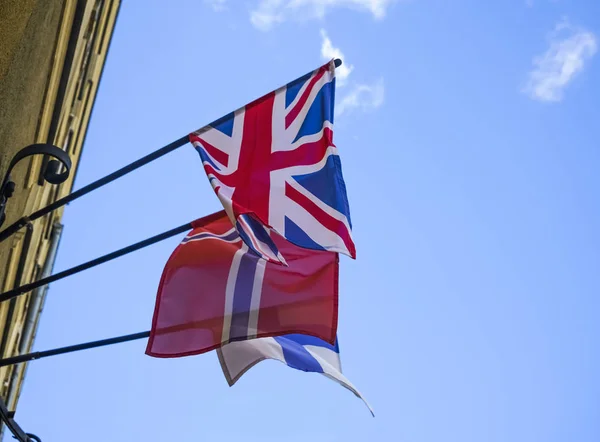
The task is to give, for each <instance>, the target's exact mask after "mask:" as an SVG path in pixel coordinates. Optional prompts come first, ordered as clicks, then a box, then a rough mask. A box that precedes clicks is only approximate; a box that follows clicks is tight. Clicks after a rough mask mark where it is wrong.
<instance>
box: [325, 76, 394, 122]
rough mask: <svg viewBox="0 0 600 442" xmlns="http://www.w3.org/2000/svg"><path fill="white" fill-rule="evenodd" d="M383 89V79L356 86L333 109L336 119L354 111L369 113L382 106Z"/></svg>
mask: <svg viewBox="0 0 600 442" xmlns="http://www.w3.org/2000/svg"><path fill="white" fill-rule="evenodd" d="M384 93H385V88H384V85H383V78H380V79H379V80H378V81H376V82H375V83H373V84H370V85H368V84H357V85H355V86H354V88H353V89H352V90H351V91H350V92H349V93H348V94H347V95H346V96H345V97H344V98H342V99H341V100H340V102H339V103H338V104H337V106H336V109H335V114H336V117H339V116H340V115H342V114H345V113H347V112H350V111H352V110H354V109H360V110H362V111H370V110H373V109H377V108H378V107H380V106H381V105H382V104H383V99H384Z"/></svg>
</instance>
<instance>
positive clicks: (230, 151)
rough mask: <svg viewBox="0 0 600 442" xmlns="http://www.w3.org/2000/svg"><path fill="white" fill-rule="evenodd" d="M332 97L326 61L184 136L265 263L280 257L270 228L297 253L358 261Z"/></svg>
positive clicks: (332, 76) (332, 74)
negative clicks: (311, 252) (335, 137)
mask: <svg viewBox="0 0 600 442" xmlns="http://www.w3.org/2000/svg"><path fill="white" fill-rule="evenodd" d="M334 99H335V64H334V61H333V60H332V61H331V62H329V63H327V64H325V65H323V66H321V67H320V68H318V69H316V70H315V71H313V72H311V73H309V74H307V75H305V76H304V77H301V78H299V79H298V80H296V81H293V82H291V83H289V84H287V85H286V86H284V87H281V88H279V89H277V90H276V91H273V92H271V93H269V94H267V95H265V96H264V97H262V98H259V99H258V100H256V101H254V102H252V103H250V104H248V105H246V106H244V107H242V108H241V109H238V110H236V111H235V112H232V113H231V114H229V115H227V116H225V117H224V118H222V119H220V120H218V122H217V123H215V124H213V125H212V126H207V127H204V128H202V129H200V130H198V131H196V132H193V133H191V134H190V141H191V142H192V144H193V145H194V147H195V148H196V150H197V151H198V153H199V154H200V158H201V159H202V163H203V165H204V170H205V171H206V174H207V176H208V179H209V181H210V183H211V185H212V186H213V189H214V190H215V193H216V194H217V196H218V197H219V200H220V201H221V203H222V204H223V207H224V208H225V211H226V212H227V215H228V216H229V218H230V219H231V221H232V222H233V223H234V225H235V226H236V228H237V231H238V232H239V234H240V236H241V237H242V239H243V240H244V242H245V243H246V244H247V246H248V247H249V248H250V249H252V250H253V251H254V252H256V253H258V254H259V255H260V256H262V257H263V258H265V259H267V260H269V261H271V262H278V263H283V264H285V258H284V257H283V256H282V254H281V253H279V250H278V249H277V246H276V245H275V244H274V243H273V241H271V239H270V235H269V232H268V229H269V228H270V229H273V230H275V231H276V232H277V233H279V234H280V235H281V236H283V237H284V238H286V239H287V240H288V241H290V242H292V243H293V244H295V245H297V246H299V247H303V248H307V249H315V250H326V251H330V252H338V253H342V254H345V255H348V256H350V257H352V258H355V257H356V250H355V247H354V242H353V241H352V235H351V229H352V224H351V221H350V210H349V207H348V198H347V196H346V186H345V184H344V178H343V176H342V167H341V163H340V158H339V155H338V151H337V148H336V147H335V145H334V144H333V108H334Z"/></svg>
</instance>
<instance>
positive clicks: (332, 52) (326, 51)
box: [321, 29, 354, 86]
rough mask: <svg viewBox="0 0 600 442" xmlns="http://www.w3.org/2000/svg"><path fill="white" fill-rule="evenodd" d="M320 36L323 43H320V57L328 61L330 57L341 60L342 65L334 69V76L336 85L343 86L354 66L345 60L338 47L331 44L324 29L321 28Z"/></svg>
mask: <svg viewBox="0 0 600 442" xmlns="http://www.w3.org/2000/svg"><path fill="white" fill-rule="evenodd" d="M321 38H322V39H323V43H322V44H321V58H322V59H323V60H325V61H329V60H331V59H332V58H339V59H341V60H342V65H341V66H340V67H339V68H337V69H336V70H335V78H336V79H337V85H338V86H343V85H344V84H346V79H347V78H348V76H349V75H350V73H351V72H352V70H353V69H354V66H352V65H351V64H349V63H347V62H346V58H345V57H344V54H343V53H342V51H341V50H340V49H339V48H336V47H334V46H333V44H332V43H331V40H330V39H329V36H328V35H327V32H325V30H324V29H321Z"/></svg>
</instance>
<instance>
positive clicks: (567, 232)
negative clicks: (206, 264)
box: [5, 0, 600, 442]
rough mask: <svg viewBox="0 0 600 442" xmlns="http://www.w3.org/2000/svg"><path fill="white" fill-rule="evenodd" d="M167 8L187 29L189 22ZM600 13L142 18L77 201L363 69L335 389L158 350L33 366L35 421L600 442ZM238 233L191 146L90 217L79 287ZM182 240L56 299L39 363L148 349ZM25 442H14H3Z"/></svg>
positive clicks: (96, 116)
mask: <svg viewBox="0 0 600 442" xmlns="http://www.w3.org/2000/svg"><path fill="white" fill-rule="evenodd" d="M167 3H168V4H167ZM598 35H600V4H599V3H597V2H593V1H591V0H588V1H577V0H573V1H566V0H557V1H549V0H505V1H495V2H482V1H475V0H461V1H454V2H450V1H446V0H410V1H386V0H370V1H369V0H346V1H344V0H328V1H326V0H285V1H283V0H282V1H273V0H271V1H259V0H248V1H238V0H226V1H212V2H202V1H191V0H190V1H173V2H160V1H157V0H155V1H148V2H144V5H143V6H142V4H141V3H139V2H124V4H123V6H122V8H121V12H120V16H119V19H118V23H117V27H116V31H115V34H114V38H113V42H112V46H111V49H110V53H109V57H108V60H107V63H106V67H105V71H104V76H103V78H102V83H101V85H100V90H99V95H98V98H97V101H96V105H95V109H94V113H93V116H92V121H91V124H90V127H89V132H88V136H87V139H86V142H85V146H84V152H83V157H82V163H81V166H80V169H79V172H78V175H77V181H76V187H77V188H78V187H81V186H83V185H85V184H87V183H89V182H91V181H93V180H95V179H98V178H100V177H102V176H104V175H105V174H107V173H110V172H112V171H113V170H115V169H117V168H119V167H121V166H123V165H125V164H127V163H129V162H131V161H134V160H135V159H137V158H139V157H141V156H143V155H145V154H146V153H148V152H151V151H153V150H155V149H157V148H159V147H161V146H163V145H165V144H167V143H168V142H170V141H172V140H174V139H177V138H179V137H180V136H182V135H184V134H186V133H188V132H190V131H192V130H195V129H197V128H199V127H201V126H203V125H205V124H206V123H208V122H210V121H212V120H214V119H216V118H218V117H220V116H221V115H224V114H226V113H228V112H230V111H231V110H233V109H235V108H237V107H239V106H241V105H243V104H245V103H247V102H249V101H251V100H253V99H254V98H257V97H259V96H261V95H262V94H264V93H266V92H268V91H270V90H272V89H274V88H276V87H278V86H280V85H282V84H285V83H286V82H287V81H290V80H292V79H294V78H296V77H297V76H299V75H301V74H304V73H305V72H307V71H309V70H311V69H313V68H315V67H316V66H318V65H320V64H321V63H322V62H323V61H324V59H326V58H329V57H330V56H332V55H336V54H337V55H342V54H343V58H344V66H345V68H344V70H341V71H339V72H338V75H340V76H342V77H345V78H344V81H342V83H344V84H343V85H340V86H339V88H338V91H337V94H336V97H337V111H338V115H337V119H336V134H335V139H336V145H337V146H338V148H339V151H340V155H341V157H342V163H343V167H344V175H345V179H346V184H347V188H348V196H349V199H350V204H351V211H352V221H353V226H354V238H355V241H356V245H357V255H358V258H357V260H356V261H352V260H350V259H347V258H346V257H342V259H341V275H340V302H341V305H340V323H339V330H338V333H339V338H340V349H341V355H342V363H343V367H344V372H345V374H346V376H347V377H348V378H349V379H350V380H351V381H352V382H353V383H354V384H355V385H356V387H357V388H358V389H359V390H361V392H362V393H363V394H364V395H365V397H366V398H367V399H368V400H369V402H370V403H371V405H372V406H373V408H374V409H375V413H376V417H375V418H371V416H370V414H369V413H368V411H367V410H366V408H365V407H364V405H363V404H362V403H361V402H360V401H359V400H358V399H356V398H355V397H354V396H352V394H350V393H349V392H348V391H346V390H344V389H343V388H341V387H339V386H338V385H336V384H334V383H333V382H331V381H329V380H327V379H325V378H323V377H321V376H318V375H314V374H305V373H301V372H297V371H294V370H292V369H288V368H287V367H285V366H283V365H282V364H280V363H277V362H273V361H267V362H262V363H261V364H259V366H257V367H255V368H253V369H252V370H251V371H250V372H248V373H247V374H246V375H244V377H243V378H242V379H241V380H240V381H239V382H238V384H236V385H235V386H234V387H232V388H229V387H228V386H227V383H226V382H225V379H224V378H223V375H222V373H221V371H220V367H219V363H218V361H217V357H216V355H215V354H214V353H209V354H205V355H202V356H198V357H188V358H182V359H173V360H157V359H153V358H150V357H147V356H145V355H144V348H145V342H144V341H138V342H134V343H128V344H122V345H119V346H112V347H107V348H103V349H97V350H90V351H87V352H82V353H75V354H71V355H64V356H58V357H54V358H49V359H45V360H40V361H35V362H33V363H31V364H30V366H29V369H28V375H27V378H26V381H25V386H24V391H23V394H22V397H21V401H20V403H19V407H18V411H17V418H18V422H19V423H20V424H21V425H22V426H23V427H24V428H25V429H27V431H31V432H33V433H36V434H38V435H39V436H41V437H42V439H43V440H44V441H45V442H51V441H64V442H66V441H78V440H81V439H82V438H84V439H85V440H86V441H90V442H94V441H106V440H111V441H131V440H140V441H141V440H143V441H148V442H152V441H172V440H174V439H176V438H177V439H181V440H202V441H212V440H236V439H237V440H244V441H249V442H251V441H260V442H267V441H277V442H280V441H282V440H284V441H306V440H312V441H323V442H325V441H327V442H333V441H364V440H393V441H396V440H397V441H406V442H440V441H444V442H453V441H456V442H481V441H486V442H496V441H497V442H506V441H511V442H521V441H522V442H534V441H543V442H559V441H560V442H563V441H578V442H588V441H589V442H592V441H594V442H596V441H598V440H599V439H600V424H599V423H598V413H599V411H600V380H599V377H598V373H599V372H600V352H599V351H598V345H597V336H598V334H599V333H600V325H599V323H598V321H597V312H598V309H599V308H600V298H599V297H598V293H599V290H600V279H599V273H598V265H599V262H600V233H599V231H598V228H597V226H598V225H600V206H599V205H598V192H599V191H600V176H599V174H598V172H597V170H598V164H599V162H600V151H599V150H598V140H599V139H600V125H599V124H598V121H600V107H599V106H598V103H600V87H599V86H598V83H599V80H600V64H599V63H598V55H597V46H598V44H599V43H598ZM219 208H220V206H219V203H218V201H217V199H216V198H215V196H214V194H213V192H212V189H211V188H210V185H209V184H208V182H207V180H206V177H205V175H204V172H203V171H202V168H201V164H200V161H199V159H198V158H197V154H196V153H195V151H194V149H193V148H192V147H191V146H190V145H187V146H185V147H183V148H181V149H179V150H178V151H176V152H174V153H172V154H170V155H168V156H167V157H164V158H162V159H160V160H158V161H156V162H154V163H152V164H151V165H149V166H147V167H145V168H143V169H141V170H139V171H137V172H135V173H132V174H131V175H128V176H127V177H125V178H123V179H121V180H119V181H118V182H116V183H113V184H111V185H109V186H106V187H104V188H102V189H101V190H98V191H97V192H94V193H93V194H91V195H88V196H86V197H84V198H83V199H81V200H78V201H76V202H73V203H72V204H70V205H69V207H68V208H67V209H66V211H65V216H64V218H63V220H64V223H65V231H64V235H63V239H62V243H61V247H60V251H59V255H58V259H57V263H56V266H55V270H57V271H59V270H62V269H65V268H68V267H71V266H73V265H76V264H78V263H80V262H83V261H86V260H88V259H91V258H94V257H96V256H98V255H101V254H104V253H107V252H110V251H112V250H114V249H117V248H120V247H123V246H125V245H128V244H130V243H133V242H135V241H138V240H141V239H143V238H146V237H148V236H151V235H153V234H156V233H159V232H162V231H164V230H168V229H170V228H172V227H174V226H178V225H180V224H182V223H184V222H186V221H190V220H192V219H195V218H198V217H200V216H203V215H206V214H209V213H212V212H214V211H216V210H218V209H219ZM179 239H180V238H172V239H171V240H168V241H164V242H163V243H160V244H157V245H155V246H152V247H149V248H147V249H145V250H143V251H141V252H138V253H136V254H133V255H130V256H127V257H124V258H121V259H119V260H116V261H113V262H111V263H108V264H105V265H103V266H100V267H98V268H95V269H93V270H89V271H87V272H85V273H83V274H80V275H77V276H73V277H71V278H68V279H66V280H63V281H60V282H57V283H55V284H53V285H52V286H51V288H50V291H49V294H48V298H47V302H46V307H45V309H44V313H43V316H42V320H41V325H40V329H39V332H38V337H37V340H36V344H35V349H36V350H43V349H48V348H53V347H58V346H63V345H68V344H71V343H78V342H83V341H88V340H94V339H100V338H104V337H110V336H117V335H120V334H127V333H134V332H138V331H143V330H147V329H149V327H150V321H151V317H152V311H153V307H154V297H155V293H156V288H157V284H158V281H159V278H160V275H161V271H162V268H163V266H164V264H165V262H166V260H167V258H168V256H169V254H170V252H171V251H172V250H173V248H174V247H175V245H176V244H177V242H178V241H179ZM5 440H9V439H8V438H5Z"/></svg>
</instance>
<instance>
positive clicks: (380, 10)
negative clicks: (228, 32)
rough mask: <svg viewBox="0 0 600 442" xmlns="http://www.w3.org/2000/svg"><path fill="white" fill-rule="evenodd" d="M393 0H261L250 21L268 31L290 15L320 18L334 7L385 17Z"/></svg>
mask: <svg viewBox="0 0 600 442" xmlns="http://www.w3.org/2000/svg"><path fill="white" fill-rule="evenodd" d="M393 1H395V0H261V1H260V3H259V4H258V7H257V8H256V9H255V10H254V11H252V12H251V14H250V21H251V22H252V24H253V25H254V26H256V27H257V28H258V29H260V30H261V31H268V30H269V29H271V28H272V27H273V25H275V24H277V23H282V22H283V21H285V20H287V19H288V18H290V17H294V18H296V17H307V18H319V19H322V18H323V17H325V15H327V13H328V12H329V11H330V10H331V9H334V8H336V7H348V8H351V9H356V10H357V11H363V12H368V13H370V14H371V15H373V17H374V18H376V19H382V18H383V17H385V14H386V11H387V7H388V6H389V5H390V4H391V3H392V2H393Z"/></svg>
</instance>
